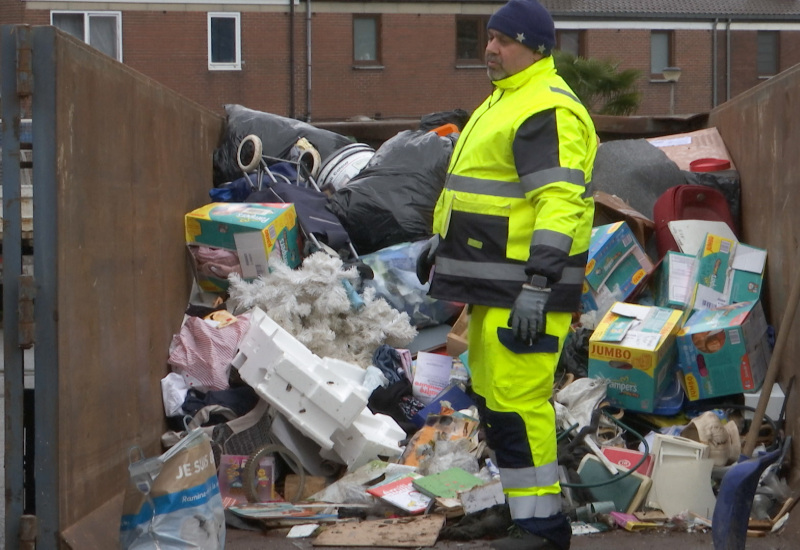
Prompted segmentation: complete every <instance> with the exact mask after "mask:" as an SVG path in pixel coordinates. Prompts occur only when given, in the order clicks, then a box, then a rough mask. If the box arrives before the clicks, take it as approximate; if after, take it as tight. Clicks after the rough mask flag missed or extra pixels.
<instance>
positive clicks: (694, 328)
mask: <svg viewBox="0 0 800 550" xmlns="http://www.w3.org/2000/svg"><path fill="white" fill-rule="evenodd" d="M677 342H678V367H679V368H680V370H681V372H682V374H683V385H684V391H685V392H686V396H687V397H688V398H689V400H691V401H696V400H698V399H707V398H709V397H718V396H724V395H733V394H737V393H742V392H754V391H758V389H759V388H760V387H761V384H762V383H763V382H764V376H765V375H766V372H767V366H768V365H769V362H770V357H771V355H772V350H771V349H770V345H769V341H768V335H767V320H766V318H765V316H764V310H763V308H762V307H761V302H760V301H756V302H741V303H738V304H731V305H728V306H724V307H720V308H715V309H701V310H698V311H695V312H694V313H692V315H691V316H690V317H689V319H688V320H687V321H686V323H685V324H684V326H683V328H682V329H681V331H680V332H679V334H678V339H677Z"/></svg>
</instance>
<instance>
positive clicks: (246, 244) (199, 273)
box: [184, 202, 302, 292]
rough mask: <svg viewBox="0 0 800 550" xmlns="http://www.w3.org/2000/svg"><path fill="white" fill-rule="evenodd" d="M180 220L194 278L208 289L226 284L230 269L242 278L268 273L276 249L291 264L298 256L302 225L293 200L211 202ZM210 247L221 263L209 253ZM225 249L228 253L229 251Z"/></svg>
mask: <svg viewBox="0 0 800 550" xmlns="http://www.w3.org/2000/svg"><path fill="white" fill-rule="evenodd" d="M184 222H185V230H186V244H187V246H188V248H189V252H190V255H191V257H192V259H193V267H194V271H195V279H196V280H197V284H198V285H199V286H200V288H201V289H203V290H205V291H207V292H224V291H225V290H227V288H228V278H227V277H228V274H229V273H230V272H231V271H235V272H237V273H239V274H240V275H241V276H242V278H243V279H245V280H252V279H255V278H256V277H258V276H259V275H264V274H266V273H268V272H269V257H270V254H278V255H279V256H280V257H281V259H282V260H283V261H284V262H285V263H286V264H287V265H288V266H289V267H291V268H295V267H297V266H298V265H300V263H301V261H302V257H301V254H300V250H301V249H302V243H301V237H300V228H299V226H298V222H297V213H296V212H295V208H294V205H293V204H291V203H281V204H271V203H221V202H217V203H210V204H207V205H205V206H203V207H201V208H198V209H197V210H193V211H192V212H189V213H188V214H186V216H185V219H184ZM201 247H205V248H204V249H202V250H201ZM209 248H210V249H215V251H214V254H218V255H219V257H222V258H224V262H225V263H224V264H217V263H216V259H209V258H207V257H206V256H205V255H204V254H205V252H206V251H207V250H208V249H209ZM226 251H227V252H228V253H231V254H227V257H225V252H226ZM237 259H238V265H237V262H236V260H237Z"/></svg>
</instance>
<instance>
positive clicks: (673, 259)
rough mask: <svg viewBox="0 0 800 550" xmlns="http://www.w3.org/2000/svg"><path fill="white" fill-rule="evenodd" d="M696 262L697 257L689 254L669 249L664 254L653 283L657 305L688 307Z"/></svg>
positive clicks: (678, 307)
mask: <svg viewBox="0 0 800 550" xmlns="http://www.w3.org/2000/svg"><path fill="white" fill-rule="evenodd" d="M695 262H696V259H695V257H694V256H691V255H689V254H681V253H680V252H673V251H669V252H667V253H666V254H665V255H664V259H663V260H662V261H661V264H660V265H659V266H658V268H657V271H656V276H655V279H654V283H653V296H654V303H655V305H656V306H658V307H671V308H673V309H684V308H686V304H687V301H688V299H689V294H690V292H689V291H690V289H691V288H692V284H693V280H692V279H693V275H694V266H695Z"/></svg>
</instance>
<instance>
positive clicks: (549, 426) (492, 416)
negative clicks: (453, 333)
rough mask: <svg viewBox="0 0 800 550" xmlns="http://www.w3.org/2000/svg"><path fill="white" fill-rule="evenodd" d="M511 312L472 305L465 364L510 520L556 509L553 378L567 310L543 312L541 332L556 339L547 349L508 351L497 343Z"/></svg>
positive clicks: (567, 319) (540, 515)
mask: <svg viewBox="0 0 800 550" xmlns="http://www.w3.org/2000/svg"><path fill="white" fill-rule="evenodd" d="M509 314H510V310H508V309H504V308H494V307H487V306H473V307H472V311H471V315H470V319H469V329H468V338H469V355H468V364H469V369H470V374H471V378H472V388H473V390H474V391H475V393H476V394H477V395H478V397H479V398H478V405H479V409H480V412H481V421H482V422H483V424H484V430H485V433H486V439H487V443H488V445H489V447H490V448H491V449H492V450H493V451H494V453H495V457H496V460H497V466H498V468H499V470H500V479H501V481H502V484H503V491H504V492H505V493H506V497H507V499H508V503H509V507H510V510H511V517H512V518H513V519H515V520H518V519H526V518H547V517H551V516H554V515H556V514H558V513H560V512H561V496H560V493H561V487H560V485H559V482H558V464H557V462H556V456H557V444H556V421H555V410H554V409H553V405H552V403H551V401H550V399H551V397H552V394H553V378H554V375H555V369H556V367H557V366H558V358H559V355H560V352H561V348H562V347H563V345H564V339H565V338H566V336H567V333H568V331H569V326H570V323H571V321H572V315H571V314H570V313H560V312H551V313H547V317H546V321H545V330H546V333H547V334H550V335H553V336H555V337H557V338H558V344H557V348H558V349H557V350H555V351H554V352H536V353H514V352H512V351H511V350H510V349H508V348H507V347H506V346H505V345H504V344H503V343H501V342H500V340H499V338H498V329H508V318H509Z"/></svg>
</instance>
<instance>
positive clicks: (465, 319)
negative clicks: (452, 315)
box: [447, 306, 469, 357]
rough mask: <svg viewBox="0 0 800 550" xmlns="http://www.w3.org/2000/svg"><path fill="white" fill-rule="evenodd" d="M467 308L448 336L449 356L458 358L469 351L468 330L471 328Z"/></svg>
mask: <svg viewBox="0 0 800 550" xmlns="http://www.w3.org/2000/svg"><path fill="white" fill-rule="evenodd" d="M467 309H468V308H467V306H464V309H462V310H461V314H460V315H459V316H458V319H456V322H455V323H454V324H453V328H452V329H451V330H450V332H449V333H448V334H447V355H449V356H450V357H458V356H459V355H461V354H462V353H464V352H465V351H467V347H468V344H467V328H468V327H469V313H468V312H467Z"/></svg>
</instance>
